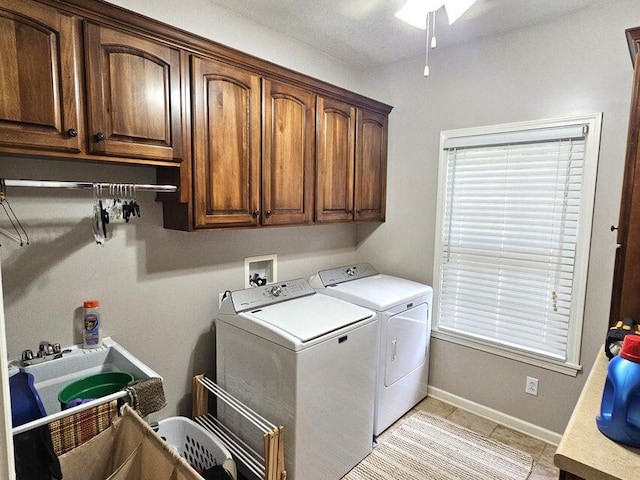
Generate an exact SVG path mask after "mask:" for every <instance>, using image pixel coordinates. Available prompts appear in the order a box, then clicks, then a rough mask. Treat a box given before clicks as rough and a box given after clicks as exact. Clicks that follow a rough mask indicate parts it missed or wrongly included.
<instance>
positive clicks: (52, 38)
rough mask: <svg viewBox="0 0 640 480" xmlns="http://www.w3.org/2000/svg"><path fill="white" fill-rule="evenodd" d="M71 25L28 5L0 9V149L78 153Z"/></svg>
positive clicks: (20, 0) (10, 2)
mask: <svg viewBox="0 0 640 480" xmlns="http://www.w3.org/2000/svg"><path fill="white" fill-rule="evenodd" d="M76 29H77V20H76V19H74V18H72V17H69V16H66V15H63V14H61V13H59V12H58V11H57V10H55V9H53V8H50V7H47V6H43V5H40V4H36V3H35V2H31V1H28V0H3V2H2V5H0V147H3V148H9V149H11V148H17V149H18V150H19V149H21V148H25V149H30V150H43V151H45V150H48V151H52V150H53V151H63V152H64V151H67V152H78V151H79V150H80V142H81V138H82V137H81V135H82V132H83V131H84V129H83V128H82V125H81V123H80V119H79V110H80V104H79V101H80V100H79V97H78V93H77V91H78V88H77V86H78V62H77V60H78V49H79V47H78V42H77V34H76Z"/></svg>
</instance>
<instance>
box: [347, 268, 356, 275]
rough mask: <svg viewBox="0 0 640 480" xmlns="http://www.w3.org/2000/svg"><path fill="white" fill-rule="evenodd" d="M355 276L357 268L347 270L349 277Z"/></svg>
mask: <svg viewBox="0 0 640 480" xmlns="http://www.w3.org/2000/svg"><path fill="white" fill-rule="evenodd" d="M355 274H356V267H349V268H347V275H349V276H350V277H353V276H354V275H355Z"/></svg>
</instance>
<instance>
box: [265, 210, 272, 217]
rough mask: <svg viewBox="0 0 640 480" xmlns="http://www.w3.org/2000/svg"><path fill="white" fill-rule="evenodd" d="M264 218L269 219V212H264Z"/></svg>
mask: <svg viewBox="0 0 640 480" xmlns="http://www.w3.org/2000/svg"><path fill="white" fill-rule="evenodd" d="M264 216H265V217H267V218H269V217H270V216H271V210H267V211H266V212H264Z"/></svg>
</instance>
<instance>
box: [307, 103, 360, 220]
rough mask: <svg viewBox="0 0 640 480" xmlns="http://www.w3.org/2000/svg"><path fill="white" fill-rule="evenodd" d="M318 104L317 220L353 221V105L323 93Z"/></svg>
mask: <svg viewBox="0 0 640 480" xmlns="http://www.w3.org/2000/svg"><path fill="white" fill-rule="evenodd" d="M317 108H318V112H317V130H316V131H317V136H318V139H317V155H318V156H317V179H316V222H348V221H352V220H353V180H354V178H353V175H354V171H353V169H354V160H355V149H354V136H355V125H356V109H355V107H353V106H351V105H348V104H346V103H343V102H339V101H337V100H333V99H330V98H323V97H318V102H317Z"/></svg>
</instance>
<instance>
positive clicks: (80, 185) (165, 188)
mask: <svg viewBox="0 0 640 480" xmlns="http://www.w3.org/2000/svg"><path fill="white" fill-rule="evenodd" d="M4 184H5V186H7V187H33V188H69V189H81V190H93V186H94V185H98V186H100V187H102V188H104V189H108V188H109V187H110V186H112V185H127V186H131V187H133V189H134V190H136V191H138V192H140V191H147V192H165V193H173V192H176V191H177V190H178V187H176V186H174V185H150V184H143V183H118V182H96V183H91V182H59V181H55V180H11V179H4Z"/></svg>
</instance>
